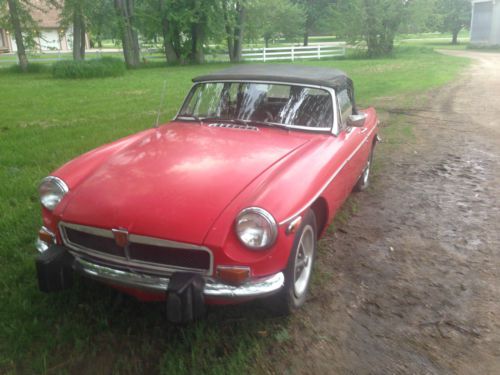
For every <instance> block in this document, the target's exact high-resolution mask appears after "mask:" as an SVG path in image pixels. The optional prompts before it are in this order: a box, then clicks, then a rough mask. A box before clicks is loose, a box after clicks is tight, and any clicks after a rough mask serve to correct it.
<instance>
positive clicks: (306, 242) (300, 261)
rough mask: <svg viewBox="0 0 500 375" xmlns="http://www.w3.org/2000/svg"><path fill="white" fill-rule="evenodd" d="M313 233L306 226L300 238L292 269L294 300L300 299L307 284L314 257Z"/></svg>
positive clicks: (308, 226) (309, 227)
mask: <svg viewBox="0 0 500 375" xmlns="http://www.w3.org/2000/svg"><path fill="white" fill-rule="evenodd" d="M314 240H315V239H314V231H313V228H312V227H311V226H310V225H307V226H306V227H305V228H304V230H303V231H302V235H301V236H300V241H299V246H298V248H297V253H296V254H295V267H294V269H293V280H294V283H293V291H294V294H295V297H296V298H300V297H302V295H303V294H304V293H305V291H306V289H307V285H308V284H309V277H310V276H311V269H312V261H313V255H314Z"/></svg>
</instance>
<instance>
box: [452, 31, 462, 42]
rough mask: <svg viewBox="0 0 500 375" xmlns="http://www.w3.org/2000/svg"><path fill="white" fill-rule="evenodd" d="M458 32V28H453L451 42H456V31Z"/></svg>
mask: <svg viewBox="0 0 500 375" xmlns="http://www.w3.org/2000/svg"><path fill="white" fill-rule="evenodd" d="M459 32H460V29H458V30H456V29H455V30H453V31H452V39H451V44H458V33H459Z"/></svg>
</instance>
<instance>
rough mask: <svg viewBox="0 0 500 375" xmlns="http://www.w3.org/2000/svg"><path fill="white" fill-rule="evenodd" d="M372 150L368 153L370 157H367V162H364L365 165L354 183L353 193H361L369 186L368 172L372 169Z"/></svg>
mask: <svg viewBox="0 0 500 375" xmlns="http://www.w3.org/2000/svg"><path fill="white" fill-rule="evenodd" d="M373 149H374V148H373V147H372V150H371V151H370V156H369V157H368V161H367V162H366V165H365V169H363V173H362V174H361V176H360V177H359V179H358V181H357V182H356V185H354V189H353V190H354V191H363V190H365V189H366V188H367V187H368V185H369V184H370V172H371V169H372V162H373Z"/></svg>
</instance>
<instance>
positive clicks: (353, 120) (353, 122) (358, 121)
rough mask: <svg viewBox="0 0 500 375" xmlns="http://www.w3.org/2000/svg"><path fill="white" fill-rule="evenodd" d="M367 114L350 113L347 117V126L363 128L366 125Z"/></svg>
mask: <svg viewBox="0 0 500 375" xmlns="http://www.w3.org/2000/svg"><path fill="white" fill-rule="evenodd" d="M365 120H366V115H365V114H364V113H360V114H358V115H350V116H349V117H347V126H350V127H351V126H352V127H353V128H362V127H363V126H364V125H365Z"/></svg>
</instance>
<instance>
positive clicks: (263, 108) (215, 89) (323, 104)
mask: <svg viewBox="0 0 500 375" xmlns="http://www.w3.org/2000/svg"><path fill="white" fill-rule="evenodd" d="M179 116H185V117H195V118H200V119H203V118H211V119H212V118H214V119H220V120H227V121H230V120H241V121H251V122H257V123H264V124H266V123H267V124H276V125H285V126H295V127H303V128H312V129H316V130H330V129H331V128H332V125H333V101H332V97H331V94H330V92H329V91H327V90H325V89H321V88H315V87H306V86H299V85H287V84H275V83H258V82H202V83H199V84H197V85H195V86H194V87H193V89H192V90H191V92H190V94H189V95H188V98H187V99H186V102H185V103H184V106H183V107H182V109H181V111H180V113H179Z"/></svg>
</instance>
